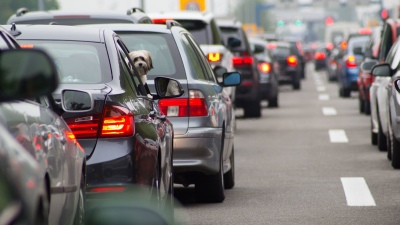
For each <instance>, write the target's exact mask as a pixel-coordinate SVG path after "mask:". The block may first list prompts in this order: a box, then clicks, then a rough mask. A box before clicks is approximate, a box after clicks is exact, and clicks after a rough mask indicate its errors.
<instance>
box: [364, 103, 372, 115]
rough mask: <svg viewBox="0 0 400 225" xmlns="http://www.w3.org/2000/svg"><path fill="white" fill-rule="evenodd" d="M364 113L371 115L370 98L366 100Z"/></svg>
mask: <svg viewBox="0 0 400 225" xmlns="http://www.w3.org/2000/svg"><path fill="white" fill-rule="evenodd" d="M364 113H365V114H366V115H371V102H370V101H369V100H365V101H364Z"/></svg>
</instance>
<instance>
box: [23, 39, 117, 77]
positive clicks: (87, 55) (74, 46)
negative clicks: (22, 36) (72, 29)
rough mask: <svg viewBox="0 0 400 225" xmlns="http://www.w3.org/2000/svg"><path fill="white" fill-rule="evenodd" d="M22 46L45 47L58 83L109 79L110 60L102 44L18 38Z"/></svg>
mask: <svg viewBox="0 0 400 225" xmlns="http://www.w3.org/2000/svg"><path fill="white" fill-rule="evenodd" d="M18 42H19V43H20V44H21V47H22V48H42V49H45V50H46V51H47V52H48V53H49V54H50V55H51V56H52V57H53V59H54V61H55V64H56V66H57V70H58V75H59V77H60V83H92V84H96V83H106V82H109V81H111V79H112V77H111V71H110V62H109V60H108V56H107V51H106V49H105V46H104V44H100V43H92V42H78V41H52V40H18Z"/></svg>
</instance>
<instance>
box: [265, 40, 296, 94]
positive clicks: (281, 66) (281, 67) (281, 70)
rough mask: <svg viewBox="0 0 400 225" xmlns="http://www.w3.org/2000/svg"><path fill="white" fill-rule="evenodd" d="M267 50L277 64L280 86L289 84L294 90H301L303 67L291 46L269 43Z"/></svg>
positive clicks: (281, 42)
mask: <svg viewBox="0 0 400 225" xmlns="http://www.w3.org/2000/svg"><path fill="white" fill-rule="evenodd" d="M267 48H268V49H269V51H270V53H271V56H272V60H274V61H276V62H277V63H276V66H275V67H274V70H275V73H276V74H277V76H278V81H279V84H281V85H286V84H289V85H291V86H292V87H293V90H299V89H301V67H300V65H299V61H298V59H297V57H296V56H295V55H294V54H293V52H292V48H291V46H290V44H289V43H287V42H283V41H277V42H269V44H268V46H267Z"/></svg>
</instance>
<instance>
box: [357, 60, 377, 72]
mask: <svg viewBox="0 0 400 225" xmlns="http://www.w3.org/2000/svg"><path fill="white" fill-rule="evenodd" d="M377 63H378V60H370V61H364V62H362V63H361V65H360V69H361V70H362V71H364V72H371V69H372V67H374V66H375V65H376V64H377Z"/></svg>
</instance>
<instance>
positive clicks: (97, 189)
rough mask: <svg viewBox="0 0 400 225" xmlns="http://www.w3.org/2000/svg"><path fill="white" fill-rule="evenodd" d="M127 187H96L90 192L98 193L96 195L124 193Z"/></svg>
mask: <svg viewBox="0 0 400 225" xmlns="http://www.w3.org/2000/svg"><path fill="white" fill-rule="evenodd" d="M125 189H126V188H125V187H95V188H91V189H90V190H89V192H96V193H102V192H122V191H125Z"/></svg>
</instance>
